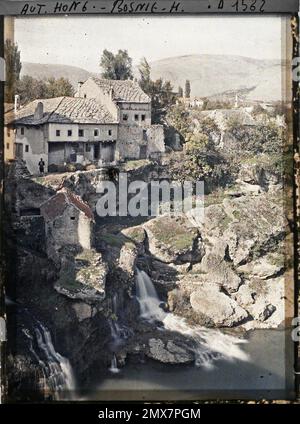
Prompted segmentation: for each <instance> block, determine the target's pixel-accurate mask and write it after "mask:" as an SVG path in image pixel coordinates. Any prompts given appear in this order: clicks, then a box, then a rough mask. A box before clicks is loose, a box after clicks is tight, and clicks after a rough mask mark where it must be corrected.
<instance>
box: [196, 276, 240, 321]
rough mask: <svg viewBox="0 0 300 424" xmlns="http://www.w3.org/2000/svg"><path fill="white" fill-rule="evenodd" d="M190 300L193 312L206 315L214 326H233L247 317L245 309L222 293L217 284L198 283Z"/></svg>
mask: <svg viewBox="0 0 300 424" xmlns="http://www.w3.org/2000/svg"><path fill="white" fill-rule="evenodd" d="M190 302H191V306H192V308H193V310H194V312H196V313H197V314H201V315H203V316H206V317H207V318H208V319H209V320H211V321H212V322H213V323H214V325H215V326H216V327H233V326H235V325H237V324H240V323H241V322H243V321H244V320H245V319H246V318H247V317H248V313H247V312H246V311H245V309H243V308H241V307H240V306H239V305H238V304H237V302H236V301H234V300H233V299H231V298H230V297H229V296H227V295H226V294H224V293H222V292H221V291H220V287H219V286H218V285H217V284H209V283H203V284H200V285H199V288H198V289H197V290H196V291H194V292H193V293H192V294H191V296H190Z"/></svg>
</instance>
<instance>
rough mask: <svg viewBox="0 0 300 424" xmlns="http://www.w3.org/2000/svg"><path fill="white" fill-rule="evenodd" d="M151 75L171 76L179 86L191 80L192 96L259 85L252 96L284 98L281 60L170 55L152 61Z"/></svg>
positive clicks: (255, 97)
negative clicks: (282, 94)
mask: <svg viewBox="0 0 300 424" xmlns="http://www.w3.org/2000/svg"><path fill="white" fill-rule="evenodd" d="M151 66H152V78H153V79H156V78H160V77H161V78H163V79H166V80H170V81H171V82H172V84H173V85H174V88H176V89H177V87H178V86H179V85H181V86H182V87H184V83H185V80H186V79H189V80H190V81H191V87H192V96H199V97H206V96H212V95H215V94H219V93H223V92H224V91H228V90H237V89H241V88H250V87H254V86H255V87H256V88H255V90H253V91H251V93H249V98H250V99H253V100H265V101H272V100H280V99H281V68H280V62H279V61H268V60H265V61H264V60H256V59H251V58H246V57H241V56H222V55H191V56H180V57H171V58H167V59H163V60H158V61H155V62H153V63H151Z"/></svg>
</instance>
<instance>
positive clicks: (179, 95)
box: [178, 86, 183, 97]
mask: <svg viewBox="0 0 300 424" xmlns="http://www.w3.org/2000/svg"><path fill="white" fill-rule="evenodd" d="M178 97H183V88H182V87H181V86H179V87H178Z"/></svg>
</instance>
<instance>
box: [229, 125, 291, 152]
mask: <svg viewBox="0 0 300 424" xmlns="http://www.w3.org/2000/svg"><path fill="white" fill-rule="evenodd" d="M230 134H231V135H232V136H233V137H234V139H235V140H236V141H237V146H238V149H239V150H242V151H248V152H252V153H255V154H260V153H266V154H274V153H281V152H282V150H283V147H284V141H285V139H286V129H285V128H283V127H279V126H278V125H276V123H274V122H268V123H266V124H265V125H255V126H251V127H246V126H242V125H240V124H236V125H232V123H231V127H230Z"/></svg>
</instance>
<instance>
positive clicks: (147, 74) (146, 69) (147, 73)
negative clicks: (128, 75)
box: [139, 57, 152, 93]
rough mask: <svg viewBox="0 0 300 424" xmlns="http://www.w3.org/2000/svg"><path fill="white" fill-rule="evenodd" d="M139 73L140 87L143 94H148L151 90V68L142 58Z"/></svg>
mask: <svg viewBox="0 0 300 424" xmlns="http://www.w3.org/2000/svg"><path fill="white" fill-rule="evenodd" d="M139 73H140V81H139V84H140V87H141V89H142V90H143V91H145V93H147V92H149V91H150V89H151V87H150V86H151V82H152V81H151V66H150V65H149V63H148V61H147V59H146V58H145V57H144V58H143V59H142V60H141V62H140V65H139Z"/></svg>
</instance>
